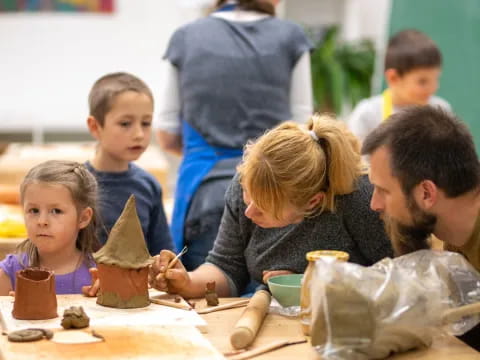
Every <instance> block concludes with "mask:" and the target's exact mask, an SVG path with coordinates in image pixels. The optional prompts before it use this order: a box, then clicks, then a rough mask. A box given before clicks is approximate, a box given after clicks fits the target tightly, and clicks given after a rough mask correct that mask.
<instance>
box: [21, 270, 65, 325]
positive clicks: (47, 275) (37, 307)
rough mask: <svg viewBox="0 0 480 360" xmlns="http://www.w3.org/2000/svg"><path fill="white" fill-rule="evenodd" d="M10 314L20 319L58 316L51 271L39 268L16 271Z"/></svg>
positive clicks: (53, 276)
mask: <svg viewBox="0 0 480 360" xmlns="http://www.w3.org/2000/svg"><path fill="white" fill-rule="evenodd" d="M12 315H13V317H14V318H15V319H20V320H45V319H53V318H56V317H57V316H58V315H57V295H56V293H55V275H53V272H51V271H47V270H44V269H39V268H27V269H24V270H19V271H17V273H16V286H15V302H14V304H13V311H12Z"/></svg>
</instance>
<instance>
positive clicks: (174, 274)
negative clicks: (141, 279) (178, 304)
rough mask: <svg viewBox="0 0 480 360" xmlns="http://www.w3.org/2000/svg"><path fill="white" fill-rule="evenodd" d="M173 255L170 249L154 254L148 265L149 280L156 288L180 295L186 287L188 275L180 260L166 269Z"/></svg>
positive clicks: (188, 280)
mask: <svg viewBox="0 0 480 360" xmlns="http://www.w3.org/2000/svg"><path fill="white" fill-rule="evenodd" d="M174 257H175V254H174V253H173V252H171V251H170V250H162V251H161V252H160V255H157V256H155V257H154V261H153V264H152V265H151V266H150V273H149V282H150V286H151V287H153V288H155V289H157V290H160V291H166V292H168V293H171V294H180V295H181V294H183V293H184V292H185V290H187V289H188V286H189V283H190V276H189V275H188V272H187V270H186V269H185V267H184V266H183V264H182V263H181V261H180V260H179V261H177V263H176V264H175V265H174V266H173V267H172V268H170V269H168V270H167V267H168V264H169V263H170V261H172V260H173V258H174Z"/></svg>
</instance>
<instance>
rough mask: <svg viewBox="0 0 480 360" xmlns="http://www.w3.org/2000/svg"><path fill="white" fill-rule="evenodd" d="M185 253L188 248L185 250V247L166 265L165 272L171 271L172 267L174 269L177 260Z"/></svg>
mask: <svg viewBox="0 0 480 360" xmlns="http://www.w3.org/2000/svg"><path fill="white" fill-rule="evenodd" d="M187 251H188V248H187V247H186V246H184V247H183V249H182V251H180V252H179V253H178V254H177V256H175V257H174V258H173V259H172V261H170V262H169V263H168V265H167V269H166V270H168V269H171V268H172V267H174V266H175V264H176V263H177V262H178V259H180V257H181V256H182V255H183V254H185V253H186V252H187ZM166 270H165V271H166Z"/></svg>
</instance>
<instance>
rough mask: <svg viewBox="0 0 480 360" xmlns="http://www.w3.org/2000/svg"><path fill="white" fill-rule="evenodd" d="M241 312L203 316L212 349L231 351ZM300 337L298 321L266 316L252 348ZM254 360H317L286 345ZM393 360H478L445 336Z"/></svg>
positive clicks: (306, 348)
mask: <svg viewBox="0 0 480 360" xmlns="http://www.w3.org/2000/svg"><path fill="white" fill-rule="evenodd" d="M242 311H243V309H242V308H239V309H230V310H225V311H219V312H214V313H210V314H205V315H203V318H204V319H205V320H206V321H207V323H208V333H206V334H204V336H205V337H206V338H207V339H209V340H210V342H211V343H212V344H213V346H214V347H215V348H217V349H218V350H219V351H220V352H222V353H225V352H228V351H231V350H232V347H231V345H230V342H229V334H230V332H231V329H232V328H233V326H234V325H235V322H236V321H237V319H238V318H239V317H240V315H241V314H242ZM301 337H302V331H301V327H300V322H299V321H298V319H295V318H287V317H284V316H281V315H276V314H268V315H267V317H266V318H265V321H264V323H263V325H262V328H261V329H260V332H259V334H258V336H257V338H256V339H255V342H254V343H253V344H252V348H255V347H256V346H259V345H264V344H268V343H270V342H272V341H274V340H279V339H298V338H301ZM255 359H257V360H269V359H271V360H274V359H275V360H291V359H306V360H310V359H316V360H318V359H320V357H319V356H317V354H316V353H315V351H314V350H313V348H312V347H311V346H310V345H309V344H307V343H304V344H298V345H291V346H287V347H284V348H281V349H278V350H275V351H272V352H270V353H266V354H263V355H259V356H257V357H255ZM390 359H392V360H393V359H395V360H410V359H411V360H413V359H414V360H444V359H445V360H447V359H448V360H452V359H455V360H474V359H475V360H478V359H480V353H478V352H477V351H475V350H474V349H472V348H471V347H469V346H467V345H465V344H464V343H463V342H461V341H460V340H458V339H457V338H455V337H453V336H449V335H445V336H438V337H436V338H435V340H434V343H433V346H432V348H430V349H427V350H417V351H412V352H408V353H405V354H401V355H396V356H392V357H390Z"/></svg>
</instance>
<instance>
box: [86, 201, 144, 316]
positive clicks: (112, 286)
mask: <svg viewBox="0 0 480 360" xmlns="http://www.w3.org/2000/svg"><path fill="white" fill-rule="evenodd" d="M93 257H94V259H95V261H96V263H97V268H98V278H99V280H100V290H99V292H98V297H97V304H99V305H103V306H110V307H115V308H140V307H145V306H148V305H149V304H150V300H149V296H148V266H149V265H150V264H151V263H152V259H151V257H150V254H149V252H148V249H147V245H146V243H145V238H144V237H143V231H142V226H141V224H140V220H139V219H138V215H137V210H136V207H135V197H134V196H133V195H132V196H130V198H129V199H128V201H127V203H126V204H125V207H124V209H123V211H122V213H121V215H120V217H119V218H118V220H117V222H116V223H115V225H114V226H113V228H112V230H111V232H110V234H109V236H108V239H107V242H106V244H105V245H104V246H103V247H102V248H101V249H100V250H99V251H97V252H96V253H94V254H93Z"/></svg>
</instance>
